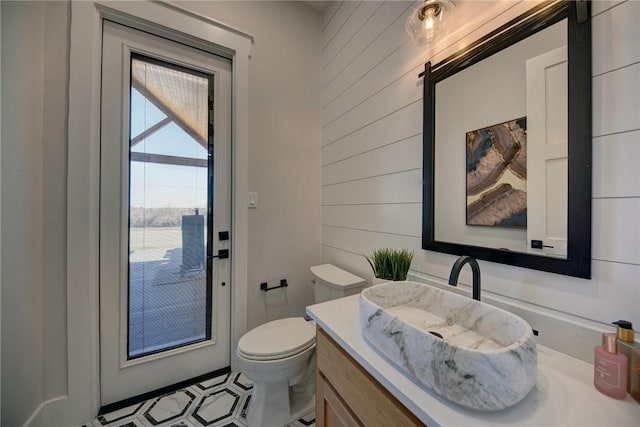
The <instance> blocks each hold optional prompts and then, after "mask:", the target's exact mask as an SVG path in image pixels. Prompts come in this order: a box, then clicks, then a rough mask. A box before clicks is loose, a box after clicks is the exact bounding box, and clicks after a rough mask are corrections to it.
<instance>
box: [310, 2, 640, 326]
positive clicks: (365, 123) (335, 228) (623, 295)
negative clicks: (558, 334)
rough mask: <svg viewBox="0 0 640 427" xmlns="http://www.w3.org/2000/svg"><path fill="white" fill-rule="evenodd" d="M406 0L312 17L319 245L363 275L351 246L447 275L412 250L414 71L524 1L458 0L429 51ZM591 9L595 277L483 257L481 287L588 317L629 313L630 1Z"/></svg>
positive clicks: (636, 57) (638, 148) (639, 73)
mask: <svg viewBox="0 0 640 427" xmlns="http://www.w3.org/2000/svg"><path fill="white" fill-rule="evenodd" d="M413 4H414V3H412V2H397V1H388V2H370V1H361V2H358V1H345V2H335V3H333V4H332V5H331V6H330V7H328V8H327V10H325V12H324V18H323V20H324V21H323V51H322V59H323V73H322V75H323V83H322V86H323V90H322V126H323V127H322V257H323V262H330V263H333V264H335V265H339V266H341V267H343V268H345V269H348V270H350V271H352V272H354V273H356V274H359V275H361V276H362V277H365V278H367V279H368V280H371V278H372V274H371V271H370V268H369V266H368V264H367V263H366V261H365V260H364V258H363V257H362V254H366V253H370V252H371V251H372V250H373V249H375V248H378V247H381V246H391V247H402V248H408V249H412V250H414V251H415V259H414V262H413V265H412V270H413V271H415V272H417V273H423V274H424V275H426V276H428V277H433V278H436V279H445V278H447V277H448V274H449V271H450V268H451V266H452V265H453V262H454V261H455V257H453V256H450V255H445V254H438V253H434V252H428V251H423V250H422V249H421V248H420V236H421V226H422V224H421V209H422V202H421V200H422V192H421V180H422V82H421V81H420V79H418V77H417V75H418V73H419V72H420V71H421V70H422V67H423V64H424V62H426V61H427V60H432V61H434V62H437V61H438V60H440V59H442V58H444V57H445V56H446V55H448V54H450V53H452V52H454V51H455V50H457V49H459V48H460V47H462V46H464V45H465V44H468V43H469V42H471V41H473V40H475V39H477V38H479V37H481V36H482V35H483V34H486V33H487V32H488V31H490V30H491V29H493V28H496V27H497V26H499V25H501V24H502V23H504V22H506V21H508V20H509V19H511V18H513V17H515V16H516V15H518V14H519V13H522V12H523V11H525V10H526V9H528V8H529V7H531V6H532V5H533V4H534V2H457V5H458V6H457V8H456V15H455V16H454V15H451V18H452V25H451V28H452V32H451V33H450V35H449V36H447V37H446V38H443V39H442V40H440V42H439V43H438V44H437V45H435V46H434V47H433V48H431V49H425V48H421V47H417V46H414V45H412V44H411V43H410V42H409V41H408V38H407V36H406V34H405V32H404V21H405V19H406V16H407V15H408V13H409V11H410V9H411V8H412V6H413ZM592 16H593V21H592V26H593V27H592V29H593V76H594V77H593V100H594V117H593V119H594V122H593V135H594V138H593V154H594V165H593V250H592V256H593V262H592V270H593V279H592V280H583V279H576V278H571V277H565V276H561V275H556V274H550V273H544V272H538V271H533V270H527V269H522V268H516V267H510V266H504V265H499V264H494V263H489V262H481V263H480V264H481V269H482V275H483V288H484V289H483V292H489V293H491V294H493V295H497V296H501V297H504V298H506V299H507V300H510V301H513V302H514V303H525V304H527V303H528V304H531V305H534V306H536V307H540V308H541V309H543V310H548V311H549V312H550V313H552V314H556V315H560V316H565V317H568V318H570V319H572V320H575V321H578V322H586V323H588V324H590V325H598V324H603V323H608V322H610V321H613V320H617V319H619V318H625V319H628V320H630V321H632V322H634V323H637V324H638V325H640V225H639V223H640V172H639V170H640V168H639V167H638V161H640V45H639V44H638V41H639V40H640V26H638V25H636V24H635V23H637V22H638V21H639V20H640V2H635V1H627V2H609V1H596V2H594V3H593V6H592ZM469 281H470V274H468V272H466V271H465V275H464V276H463V277H462V282H463V283H469Z"/></svg>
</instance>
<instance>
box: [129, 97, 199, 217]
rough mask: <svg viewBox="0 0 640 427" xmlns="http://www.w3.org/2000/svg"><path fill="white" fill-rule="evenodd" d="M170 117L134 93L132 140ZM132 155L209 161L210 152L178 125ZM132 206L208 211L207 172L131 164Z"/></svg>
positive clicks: (153, 137) (142, 144)
mask: <svg viewBox="0 0 640 427" xmlns="http://www.w3.org/2000/svg"><path fill="white" fill-rule="evenodd" d="M165 117H166V116H165V115H164V114H163V113H162V112H161V111H160V110H158V109H157V108H156V107H155V106H154V105H153V104H152V103H151V102H149V101H147V100H146V99H145V98H144V97H143V96H142V95H141V94H140V93H139V92H138V91H136V90H135V89H132V90H131V136H132V137H135V136H136V135H139V134H140V133H141V132H143V131H144V130H145V129H148V128H149V127H151V126H153V125H154V124H155V123H158V122H159V121H160V120H162V119H164V118H165ZM132 151H137V152H142V153H153V154H166V155H173V156H181V157H191V158H197V159H206V158H207V150H206V149H205V148H204V147H202V146H201V145H200V144H198V143H197V142H196V141H195V140H194V139H193V138H191V137H190V136H189V135H188V134H187V133H186V132H184V131H183V130H182V129H180V127H179V126H178V125H176V124H175V123H170V124H169V125H167V126H165V127H163V128H162V129H160V130H159V131H157V132H155V133H154V134H152V135H151V136H149V137H148V138H146V139H144V140H143V141H141V142H139V143H138V144H136V145H135V146H134V147H133V149H132ZM130 188H131V193H130V198H131V199H130V200H131V202H130V206H131V207H146V208H164V207H180V208H192V207H205V206H206V205H207V168H201V167H193V166H175V165H164V164H159V163H147V162H131V175H130Z"/></svg>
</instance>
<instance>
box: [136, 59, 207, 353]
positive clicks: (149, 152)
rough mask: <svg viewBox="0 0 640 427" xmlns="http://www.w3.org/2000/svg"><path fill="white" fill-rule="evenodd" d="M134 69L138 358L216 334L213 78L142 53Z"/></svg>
mask: <svg viewBox="0 0 640 427" xmlns="http://www.w3.org/2000/svg"><path fill="white" fill-rule="evenodd" d="M131 68H132V76H131V82H132V101H131V134H132V135H133V137H132V139H131V156H130V163H129V352H128V355H129V358H135V357H140V356H144V355H147V354H151V353H157V352H160V351H164V350H168V349H171V348H175V347H178V346H183V345H187V344H190V343H194V342H198V341H202V340H205V339H208V338H210V328H211V325H210V322H209V321H208V319H211V298H210V297H209V295H210V292H211V290H210V281H209V278H208V277H207V268H206V247H207V244H208V233H207V218H206V215H207V212H208V207H209V206H208V203H209V199H208V181H209V178H208V177H209V170H208V167H207V160H206V159H207V148H206V147H207V144H208V141H207V109H208V105H207V99H208V87H209V80H208V79H207V78H205V77H200V76H199V75H195V74H192V73H189V72H187V71H184V70H182V69H181V70H177V69H176V68H175V67H172V66H170V65H168V64H167V66H164V65H162V64H159V63H158V61H155V60H151V62H147V60H146V59H144V58H142V57H139V56H136V57H134V58H133V59H132V67H131ZM136 92H137V94H138V95H134V93H136ZM140 98H142V99H140ZM202 112H204V115H203V114H202ZM163 120H164V122H163ZM158 123H162V126H158ZM139 135H143V136H144V137H143V138H140V137H139Z"/></svg>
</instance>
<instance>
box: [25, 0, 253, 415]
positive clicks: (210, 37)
mask: <svg viewBox="0 0 640 427" xmlns="http://www.w3.org/2000/svg"><path fill="white" fill-rule="evenodd" d="M105 18H108V19H109V20H112V21H115V22H117V23H120V24H124V25H129V26H133V27H134V28H137V29H140V30H143V31H147V32H150V33H153V34H156V35H159V36H162V37H166V38H169V39H172V40H175V41H178V42H182V43H186V44H190V45H192V46H194V47H197V48H199V49H202V50H205V51H209V52H211V53H215V54H216V55H220V56H224V57H226V58H229V59H231V61H232V111H231V115H232V124H231V134H232V189H231V199H232V202H231V203H232V206H231V220H232V226H231V233H232V236H233V245H232V247H231V262H232V266H231V280H232V289H231V353H232V354H231V355H230V356H231V357H230V360H231V365H232V368H233V369H235V368H237V359H236V356H235V352H234V350H235V348H236V346H237V342H238V340H239V339H240V337H241V336H242V334H244V333H245V332H246V330H247V314H246V313H247V259H248V256H247V255H248V212H247V208H246V203H245V196H246V194H247V192H248V86H249V85H248V77H249V76H248V71H249V57H250V55H251V46H252V43H253V35H251V34H249V33H247V32H245V31H242V30H239V29H237V28H234V27H232V26H229V25H226V24H224V23H221V22H219V21H216V20H214V19H211V18H209V17H207V16H204V15H200V14H196V13H193V12H191V11H188V10H186V9H183V8H182V7H180V6H176V5H173V4H167V3H164V2H157V1H156V2H153V3H152V2H109V1H92V2H85V1H72V3H71V37H70V58H69V75H70V77H69V112H68V144H69V145H68V155H67V160H68V175H67V248H66V253H67V375H68V378H67V380H68V386H67V395H66V396H61V397H57V398H54V399H51V400H49V401H47V402H45V403H44V404H43V405H42V406H41V408H40V410H39V411H38V414H37V415H36V417H35V418H34V424H38V420H45V421H46V422H49V423H50V422H52V421H53V420H55V421H56V422H58V423H60V425H69V424H75V425H78V424H82V423H83V422H85V421H86V420H88V419H91V418H93V417H95V415H96V414H97V411H98V408H99V402H100V400H99V399H100V387H99V385H100V384H99V381H100V375H99V366H100V364H99V357H100V351H99V350H100V349H99V321H98V319H99V311H98V310H99V304H98V295H99V291H98V286H99V280H98V278H99V207H100V206H99V191H100V61H101V57H102V51H101V45H102V20H103V19H105Z"/></svg>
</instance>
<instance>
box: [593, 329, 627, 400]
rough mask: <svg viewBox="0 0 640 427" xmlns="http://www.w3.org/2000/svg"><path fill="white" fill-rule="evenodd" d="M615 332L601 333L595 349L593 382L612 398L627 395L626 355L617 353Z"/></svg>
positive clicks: (622, 397)
mask: <svg viewBox="0 0 640 427" xmlns="http://www.w3.org/2000/svg"><path fill="white" fill-rule="evenodd" d="M616 338H617V337H616V334H602V346H600V347H596V349H595V360H594V362H593V384H594V385H595V386H596V388H597V389H598V390H599V391H600V392H601V393H604V394H606V395H607V396H609V397H613V398H614V399H624V398H625V396H626V395H627V357H626V356H625V355H624V354H622V353H618V343H617V342H616Z"/></svg>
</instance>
